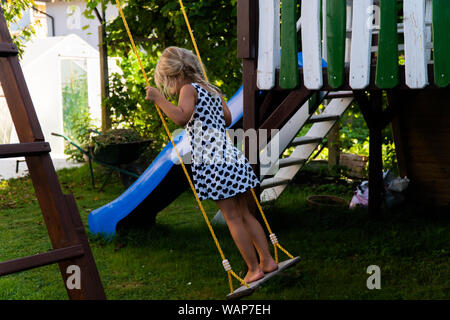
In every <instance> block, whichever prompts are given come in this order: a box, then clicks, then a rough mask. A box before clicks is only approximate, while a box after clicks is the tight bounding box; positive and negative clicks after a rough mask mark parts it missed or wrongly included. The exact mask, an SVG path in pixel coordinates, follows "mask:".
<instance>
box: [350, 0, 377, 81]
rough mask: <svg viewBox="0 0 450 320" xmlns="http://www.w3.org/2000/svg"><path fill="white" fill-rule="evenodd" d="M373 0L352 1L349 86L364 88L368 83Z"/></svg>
mask: <svg viewBox="0 0 450 320" xmlns="http://www.w3.org/2000/svg"><path fill="white" fill-rule="evenodd" d="M372 6H373V0H359V1H354V2H353V24H352V29H353V32H352V49H351V58H350V87H352V88H353V89H364V88H365V87H367V86H368V85H369V83H370V57H371V45H372V28H371V20H372V19H371V14H372V9H371V8H372Z"/></svg>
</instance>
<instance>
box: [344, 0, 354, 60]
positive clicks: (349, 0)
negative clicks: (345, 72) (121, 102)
mask: <svg viewBox="0 0 450 320" xmlns="http://www.w3.org/2000/svg"><path fill="white" fill-rule="evenodd" d="M353 2H354V1H353V0H347V10H346V29H349V28H351V27H352V23H353ZM351 46H352V37H345V63H349V62H350V54H351V51H352V50H351Z"/></svg>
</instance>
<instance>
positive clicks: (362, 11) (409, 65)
mask: <svg viewBox="0 0 450 320" xmlns="http://www.w3.org/2000/svg"><path fill="white" fill-rule="evenodd" d="M402 1H403V11H404V12H403V13H404V20H403V21H401V22H399V23H398V24H397V32H398V33H399V34H403V36H404V37H403V38H404V43H399V46H398V52H397V53H398V56H404V61H405V62H404V64H405V68H404V69H405V81H406V85H407V86H408V87H409V88H411V89H418V88H424V87H426V86H427V85H428V84H429V83H428V67H427V65H428V64H433V61H432V54H431V52H432V49H433V42H432V3H433V2H432V0H402ZM449 2H450V1H449ZM375 3H377V2H375ZM326 6H327V4H326V0H322V1H320V0H303V1H301V12H302V17H301V18H300V19H299V20H298V21H297V25H296V27H297V31H299V32H300V36H301V43H302V54H303V83H301V84H300V85H304V86H305V87H307V88H308V89H311V90H319V89H320V88H322V86H323V83H324V81H323V80H324V79H323V67H322V61H323V60H325V61H328V59H327V35H326V29H327V28H326V23H327V19H326ZM346 9H347V10H346V40H345V44H344V43H343V46H344V45H345V66H346V68H348V69H349V71H348V74H349V79H348V83H349V85H350V87H351V88H353V89H364V88H366V87H367V86H369V84H370V79H371V74H370V73H371V70H372V69H371V65H372V61H373V59H374V58H375V59H376V57H377V54H378V46H374V45H372V41H373V36H375V35H378V34H379V33H380V25H379V21H380V18H379V17H380V12H379V11H380V10H379V9H380V8H379V7H378V6H377V5H374V0H347V7H346ZM259 11H260V12H259V17H260V22H259V42H258V43H259V47H258V68H257V85H258V87H259V89H262V90H270V89H272V88H273V87H274V86H275V85H276V83H275V74H276V70H277V69H279V68H280V65H281V55H280V50H281V49H282V48H281V47H282V44H281V43H280V0H259ZM281 20H282V18H281ZM449 32H450V30H449ZM397 58H398V57H397ZM322 59H323V60H322Z"/></svg>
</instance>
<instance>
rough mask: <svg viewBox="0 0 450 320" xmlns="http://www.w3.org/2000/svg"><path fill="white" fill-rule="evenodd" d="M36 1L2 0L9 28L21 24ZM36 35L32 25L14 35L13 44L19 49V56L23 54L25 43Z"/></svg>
mask: <svg viewBox="0 0 450 320" xmlns="http://www.w3.org/2000/svg"><path fill="white" fill-rule="evenodd" d="M34 4H35V3H34V0H7V1H5V0H2V3H1V6H2V9H3V14H4V16H5V19H6V23H7V24H8V27H11V25H12V24H14V23H17V22H19V21H20V20H21V19H22V18H23V14H24V12H25V11H26V10H27V9H30V8H32V7H33V6H34ZM34 34H35V29H34V26H33V25H32V24H30V25H28V26H25V27H23V28H21V29H19V30H17V31H16V32H14V33H13V34H12V39H13V42H14V43H15V44H16V46H17V48H18V49H19V55H20V56H21V55H22V53H23V46H24V43H25V42H27V41H28V40H29V39H30V38H31V37H32V36H33V35H34Z"/></svg>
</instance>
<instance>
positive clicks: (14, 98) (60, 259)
mask: <svg viewBox="0 0 450 320" xmlns="http://www.w3.org/2000/svg"><path fill="white" fill-rule="evenodd" d="M0 83H1V85H2V87H3V91H4V95H5V98H6V101H7V104H8V107H9V110H10V113H11V118H12V120H13V123H14V125H15V128H16V131H17V136H18V138H19V141H20V143H17V144H8V145H0V158H11V157H19V156H24V157H25V160H26V162H27V166H28V170H29V173H30V177H31V180H32V182H33V186H34V189H35V192H36V196H37V199H38V202H39V205H40V207H41V210H42V215H43V217H44V222H45V224H46V226H47V230H48V234H49V237H50V240H51V243H52V247H53V250H51V251H49V252H46V253H40V254H36V255H32V256H29V257H25V258H18V259H14V260H10V261H3V262H0V276H4V275H7V274H12V273H16V272H20V271H25V270H29V269H32V268H36V267H41V266H45V265H49V264H54V263H57V264H58V266H59V269H60V273H61V276H62V278H63V280H64V284H65V287H66V290H67V293H68V296H69V298H70V299H105V298H106V296H105V293H104V290H103V286H102V283H101V280H100V276H99V273H98V271H97V267H96V265H95V261H94V257H93V255H92V252H91V250H90V247H89V243H88V239H87V236H86V233H85V230H84V226H83V223H82V221H81V218H80V214H79V212H78V208H77V205H76V202H75V199H74V197H73V195H71V194H67V195H65V194H63V192H62V190H61V187H60V184H59V181H58V176H57V175H56V172H55V168H54V166H53V162H52V159H51V158H50V154H49V153H50V151H51V150H50V145H49V144H48V143H47V142H45V139H44V135H43V133H42V130H41V127H40V124H39V121H38V118H37V115H36V112H35V110H34V107H33V102H32V100H31V97H30V94H29V91H28V88H27V85H26V82H25V78H24V75H23V72H22V69H21V67H20V64H19V59H18V50H17V47H16V46H15V45H14V44H13V43H12V39H11V36H10V33H9V30H8V27H7V24H6V20H5V18H4V15H3V10H2V9H1V7H0ZM76 272H78V273H77V274H76V276H77V277H79V280H80V286H78V285H70V280H71V275H75V273H76ZM68 280H69V281H68Z"/></svg>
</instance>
